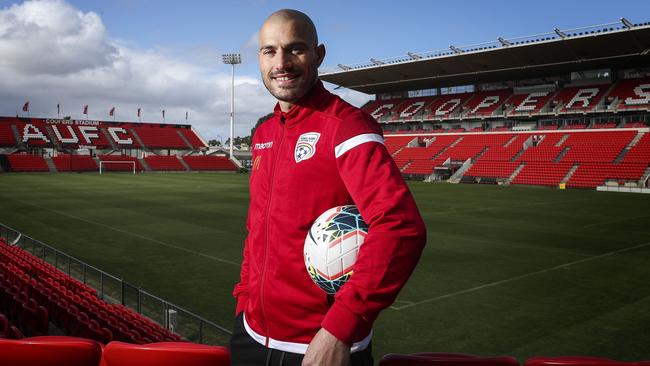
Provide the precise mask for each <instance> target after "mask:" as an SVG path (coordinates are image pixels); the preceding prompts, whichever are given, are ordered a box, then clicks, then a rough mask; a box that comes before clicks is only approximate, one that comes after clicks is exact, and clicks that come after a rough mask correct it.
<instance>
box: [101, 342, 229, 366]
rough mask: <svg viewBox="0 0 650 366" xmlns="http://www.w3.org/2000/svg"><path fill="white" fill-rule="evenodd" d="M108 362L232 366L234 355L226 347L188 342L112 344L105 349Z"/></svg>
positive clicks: (111, 364)
mask: <svg viewBox="0 0 650 366" xmlns="http://www.w3.org/2000/svg"><path fill="white" fill-rule="evenodd" d="M104 361H105V362H106V366H140V365H151V366H177V365H183V366H219V365H223V366H226V365H230V352H229V351H228V349H227V348H224V347H215V346H206V345H202V344H194V343H185V342H161V343H152V344H143V345H134V344H128V343H122V342H111V343H109V344H108V345H107V346H106V348H104Z"/></svg>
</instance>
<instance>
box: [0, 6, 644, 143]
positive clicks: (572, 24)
mask: <svg viewBox="0 0 650 366" xmlns="http://www.w3.org/2000/svg"><path fill="white" fill-rule="evenodd" d="M282 8H293V9H298V10H301V11H303V12H305V13H307V14H308V15H310V16H311V17H312V19H313V20H314V23H315V24H316V27H317V29H318V33H319V40H320V42H321V43H323V44H325V47H326V49H327V55H326V57H325V61H324V63H323V66H325V67H328V66H334V65H337V64H339V63H341V64H354V63H359V62H365V61H367V60H369V59H370V58H377V59H382V58H389V57H394V56H402V55H405V54H406V52H409V51H412V52H425V51H431V50H439V49H443V48H447V47H449V45H452V44H453V45H457V46H463V45H470V44H476V43H482V42H489V41H493V40H496V38H497V37H504V38H511V37H519V36H527V35H534V34H541V33H546V32H551V31H552V30H553V28H555V27H558V28H560V29H568V28H578V27H583V26H589V25H596V24H604V23H610V22H616V21H618V19H620V17H625V18H627V19H629V20H630V21H632V22H633V23H642V22H647V21H650V1H647V0H637V1H618V2H616V3H614V2H612V1H601V0H592V1H577V0H576V1H567V0H562V1H557V0H546V1H544V2H533V1H522V0H508V1H505V0H503V1H499V0H496V1H484V0H455V1H425V0H422V1H409V0H403V1H401V2H397V1H379V0H375V1H349V0H348V1H338V0H330V1H316V0H312V1H306V0H305V1H270V0H266V1H265V0H240V1H230V2H223V1H209V0H205V1H198V0H197V1H191V0H185V1H177V0H167V1H156V0H87V1H81V0H33V1H24V2H18V1H8V0H0V115H2V116H12V115H16V114H17V113H18V114H20V115H24V113H23V112H22V111H21V108H22V106H23V103H25V102H26V101H29V102H30V116H32V117H45V118H51V117H56V115H57V104H60V106H61V115H62V116H64V115H65V116H71V117H72V118H74V119H84V118H85V117H86V116H84V115H83V114H82V110H83V106H84V105H86V104H87V105H89V114H88V118H89V119H94V120H112V117H109V116H108V111H109V110H110V109H111V108H112V107H113V106H114V107H116V110H115V119H116V120H117V121H138V117H137V115H136V113H137V112H136V111H137V109H138V108H141V110H142V121H143V122H163V119H162V113H161V111H162V110H163V109H164V110H165V111H166V115H165V117H166V118H165V120H164V122H166V123H185V113H186V112H188V116H189V119H188V123H189V124H191V125H192V126H193V127H194V128H195V129H196V130H197V131H198V132H199V133H200V134H201V135H202V136H203V137H204V138H205V139H221V140H222V141H225V140H226V138H227V136H229V113H230V85H231V66H230V65H224V64H223V63H222V61H221V55H222V54H223V53H241V54H242V64H241V65H237V66H235V135H236V136H247V135H249V134H250V129H251V127H252V126H253V125H254V124H255V122H256V121H257V119H258V118H259V117H261V116H263V115H265V114H267V113H269V112H270V111H271V110H272V109H273V107H274V105H275V100H274V99H273V98H272V97H271V96H270V95H269V94H268V92H267V91H266V89H265V88H264V86H263V84H262V81H261V78H260V76H259V69H258V66H257V49H258V45H257V31H258V29H259V26H260V25H261V24H262V22H263V21H264V19H265V18H266V17H267V16H268V15H269V14H271V13H272V12H273V11H275V10H278V9H282ZM327 87H328V88H329V89H330V90H334V88H335V87H336V86H334V85H327ZM334 92H335V93H337V94H339V95H341V97H343V98H344V99H346V100H348V101H349V102H350V103H352V104H354V105H357V106H361V105H363V104H364V103H365V102H366V101H368V100H369V99H372V98H373V96H369V95H365V94H361V93H358V92H355V91H352V90H347V89H342V88H340V89H336V90H335V91H334Z"/></svg>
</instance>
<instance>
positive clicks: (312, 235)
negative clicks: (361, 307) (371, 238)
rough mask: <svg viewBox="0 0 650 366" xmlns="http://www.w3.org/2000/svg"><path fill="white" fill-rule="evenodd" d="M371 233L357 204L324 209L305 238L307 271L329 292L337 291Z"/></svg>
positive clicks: (331, 293) (348, 274)
mask: <svg viewBox="0 0 650 366" xmlns="http://www.w3.org/2000/svg"><path fill="white" fill-rule="evenodd" d="M366 235H368V224H366V223H365V221H363V218H362V217H361V214H360V213H359V210H358V209H357V206H354V205H348V206H338V207H333V208H330V209H329V210H327V211H325V212H323V213H322V214H321V215H320V216H319V217H318V218H317V219H316V221H314V223H313V224H312V226H311V228H310V229H309V233H307V237H306V238H305V266H306V267H307V273H309V276H310V277H311V279H312V280H313V281H314V283H315V284H316V285H318V287H320V288H321V289H323V291H325V292H326V293H328V294H330V295H333V294H335V293H336V292H337V291H338V290H339V289H340V288H341V286H343V284H345V283H346V282H347V281H348V279H350V276H351V275H352V267H353V266H354V262H356V260H357V253H359V247H361V244H363V240H364V239H365V237H366Z"/></svg>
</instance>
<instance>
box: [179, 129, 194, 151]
mask: <svg viewBox="0 0 650 366" xmlns="http://www.w3.org/2000/svg"><path fill="white" fill-rule="evenodd" d="M176 133H177V134H178V136H180V137H181V140H183V142H184V143H185V145H187V147H188V148H189V149H190V150H194V146H192V144H191V143H190V142H189V141H188V140H187V137H185V135H183V133H182V132H181V130H176Z"/></svg>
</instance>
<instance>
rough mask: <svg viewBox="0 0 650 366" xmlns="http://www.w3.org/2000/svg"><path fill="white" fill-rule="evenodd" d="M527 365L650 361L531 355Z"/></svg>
mask: <svg viewBox="0 0 650 366" xmlns="http://www.w3.org/2000/svg"><path fill="white" fill-rule="evenodd" d="M524 365H525V366H650V361H617V360H610V359H607V358H598V357H589V356H587V357H585V356H564V357H543V356H537V357H531V358H529V359H528V360H526V362H525V363H524Z"/></svg>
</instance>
